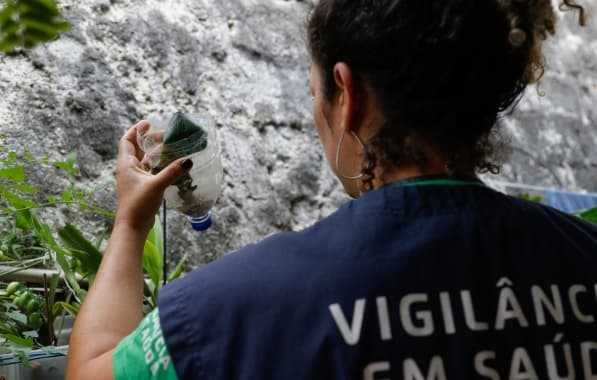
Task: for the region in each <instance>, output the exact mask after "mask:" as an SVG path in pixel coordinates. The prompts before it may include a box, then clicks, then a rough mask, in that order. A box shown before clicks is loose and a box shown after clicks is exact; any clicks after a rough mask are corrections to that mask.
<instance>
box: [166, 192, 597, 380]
mask: <svg viewBox="0 0 597 380" xmlns="http://www.w3.org/2000/svg"><path fill="white" fill-rule="evenodd" d="M478 185H479V184H477V183H469V184H466V185H462V186H438V185H437V183H435V184H429V185H425V186H417V187H411V186H409V184H408V183H406V184H405V183H402V184H397V185H389V186H386V187H384V188H382V189H379V190H375V191H371V192H368V193H367V194H365V195H364V196H362V197H361V198H359V199H357V200H355V201H351V202H349V203H347V204H345V205H344V206H343V207H341V208H340V209H339V210H338V211H337V212H335V213H334V214H333V215H331V216H329V217H327V218H325V219H323V220H321V221H320V222H318V223H316V224H315V225H313V226H312V227H310V228H308V229H306V230H304V231H302V232H297V233H282V234H278V235H275V236H273V237H271V238H268V239H266V240H265V241H263V242H261V243H259V244H255V245H251V246H248V247H245V248H243V249H241V250H240V251H238V252H236V253H234V254H230V255H227V256H225V257H222V258H221V259H219V260H217V261H215V262H214V263H212V264H209V265H206V266H204V267H202V268H200V269H198V270H195V271H194V272H192V273H191V274H189V275H187V276H186V277H184V278H183V279H180V280H178V281H176V282H174V283H172V284H170V285H169V286H167V287H166V288H165V289H164V290H163V292H162V294H161V296H160V300H159V310H160V319H161V325H162V328H163V332H164V335H165V339H166V343H167V346H168V349H169V352H170V354H171V357H172V359H173V361H174V365H175V368H176V370H177V373H178V374H179V378H180V379H181V380H183V379H198V380H204V379H205V380H228V379H230V380H232V379H245V380H267V379H284V380H287V379H322V380H323V379H325V380H332V379H364V380H376V379H377V380H382V379H383V380H397V379H409V380H410V379H413V380H419V379H440V380H441V379H458V380H463V379H508V378H513V379H548V378H558V377H560V378H566V377H568V378H591V379H594V378H595V377H590V376H597V227H596V226H595V225H593V224H590V223H587V222H583V221H581V220H580V219H578V218H576V217H573V216H569V215H565V214H563V213H560V212H558V211H555V210H553V209H550V208H547V207H544V206H541V205H537V204H533V203H529V202H526V201H522V200H519V199H516V198H512V197H509V196H506V195H503V194H501V193H498V192H496V191H493V190H491V189H489V188H486V187H482V186H478Z"/></svg>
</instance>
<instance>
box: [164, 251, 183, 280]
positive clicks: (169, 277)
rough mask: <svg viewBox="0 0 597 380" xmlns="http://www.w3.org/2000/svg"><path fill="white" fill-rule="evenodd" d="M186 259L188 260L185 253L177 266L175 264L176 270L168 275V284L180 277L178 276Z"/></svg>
mask: <svg viewBox="0 0 597 380" xmlns="http://www.w3.org/2000/svg"><path fill="white" fill-rule="evenodd" d="M187 259H188V254H186V253H185V254H184V256H183V257H182V259H180V261H179V262H178V264H176V268H174V270H173V271H172V273H170V275H169V276H168V282H172V281H174V280H176V279H178V278H179V277H180V275H181V274H182V271H183V269H184V265H185V264H186V262H187Z"/></svg>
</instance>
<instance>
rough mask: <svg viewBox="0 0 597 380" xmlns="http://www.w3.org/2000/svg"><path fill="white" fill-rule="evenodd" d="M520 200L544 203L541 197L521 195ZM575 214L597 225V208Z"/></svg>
mask: <svg viewBox="0 0 597 380" xmlns="http://www.w3.org/2000/svg"><path fill="white" fill-rule="evenodd" d="M519 198H521V199H524V200H527V201H530V202H535V203H542V202H543V197H542V196H540V195H530V194H521V195H519ZM573 214H574V215H576V216H578V217H580V218H581V219H584V220H587V221H589V222H592V223H597V207H594V208H590V209H588V210H582V211H578V212H575V213H573Z"/></svg>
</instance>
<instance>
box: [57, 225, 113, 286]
mask: <svg viewBox="0 0 597 380" xmlns="http://www.w3.org/2000/svg"><path fill="white" fill-rule="evenodd" d="M58 237H59V238H60V240H61V241H62V242H63V243H64V244H65V245H66V247H67V248H68V249H69V250H70V251H71V253H72V255H73V256H74V257H76V258H77V259H79V260H80V261H81V265H82V268H83V271H84V272H85V273H84V274H85V275H91V276H92V277H95V274H96V273H97V270H98V269H99V266H100V264H101V262H102V258H103V255H102V253H101V252H100V251H99V250H98V249H97V248H96V247H95V245H94V244H93V243H92V242H90V241H89V240H87V239H86V238H85V237H84V236H83V234H82V233H81V231H79V230H78V229H77V228H76V227H75V226H73V225H71V224H67V225H66V226H64V227H63V228H60V229H59V230H58Z"/></svg>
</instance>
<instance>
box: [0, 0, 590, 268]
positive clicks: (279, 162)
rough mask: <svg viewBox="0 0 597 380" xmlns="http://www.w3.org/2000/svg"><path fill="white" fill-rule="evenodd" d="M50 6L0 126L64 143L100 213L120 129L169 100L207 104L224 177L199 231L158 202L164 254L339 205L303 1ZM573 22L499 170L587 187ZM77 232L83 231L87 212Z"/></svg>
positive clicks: (213, 251) (47, 148)
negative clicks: (56, 17) (312, 92)
mask: <svg viewBox="0 0 597 380" xmlns="http://www.w3.org/2000/svg"><path fill="white" fill-rule="evenodd" d="M585 2H586V3H588V1H585ZM59 4H60V7H61V8H62V10H63V12H64V15H65V17H66V18H67V19H68V20H69V21H70V22H71V24H72V29H71V30H70V31H69V32H67V33H65V34H64V35H63V36H62V37H61V38H60V39H59V40H57V41H55V42H52V43H50V44H46V45H44V46H39V47H37V48H35V49H34V50H33V51H30V52H27V53H26V54H21V55H16V56H2V57H0V91H1V92H2V94H3V96H2V97H0V134H2V135H5V136H6V137H7V139H8V142H9V143H10V144H11V145H13V146H15V147H16V148H17V149H28V150H30V151H32V152H34V153H37V154H43V155H50V156H51V157H55V158H58V157H60V156H61V155H64V154H66V153H68V152H70V151H73V150H76V151H78V165H79V167H80V169H81V173H82V179H81V181H82V182H83V183H84V184H87V185H90V186H91V185H94V186H95V185H97V184H105V190H104V191H103V192H100V193H99V194H98V197H99V202H100V203H101V204H103V205H104V206H105V207H107V208H111V209H113V208H114V207H115V204H114V198H113V179H112V171H113V164H114V157H115V154H116V150H117V141H118V139H119V137H120V136H121V135H122V133H123V132H124V131H125V130H126V129H127V128H128V126H130V125H131V124H132V123H134V122H135V121H137V120H139V119H142V118H152V117H162V118H167V117H168V116H169V115H170V114H171V113H173V112H174V111H175V110H179V109H180V110H184V111H187V112H194V111H197V110H201V111H202V112H207V113H209V114H211V115H212V116H213V117H214V118H215V120H216V121H217V126H218V133H219V138H220V141H221V147H222V151H223V158H224V166H225V182H226V186H225V188H224V191H223V194H222V197H221V199H220V201H219V202H218V205H217V206H216V209H215V218H216V225H215V227H214V228H212V229H211V230H210V231H209V232H206V233H203V234H197V233H194V232H191V231H190V230H189V228H188V227H187V226H186V224H185V222H184V219H183V218H182V217H181V216H180V215H178V214H176V213H175V212H170V213H169V252H170V254H171V255H172V256H175V257H180V256H181V255H182V254H183V253H185V252H188V253H190V255H191V264H192V265H193V266H195V265H200V264H201V263H205V262H208V261H210V260H212V259H213V258H215V257H217V256H220V255H222V254H224V253H226V252H229V251H231V250H234V249H236V248H239V247H241V246H243V245H246V244H249V243H252V242H255V241H258V240H260V239H262V238H263V237H265V236H267V235H269V234H271V233H275V232H277V231H281V230H298V229H301V228H302V227H305V226H307V225H309V224H311V223H312V222H314V221H315V220H317V219H319V218H321V217H323V216H325V215H327V214H329V213H330V212H332V211H333V210H334V209H335V208H336V207H337V206H338V205H339V204H341V203H342V202H344V201H346V200H347V197H346V196H345V195H344V194H343V192H342V191H341V190H340V188H339V186H338V183H337V181H336V179H335V178H334V177H333V176H332V174H331V172H330V170H329V169H328V167H327V163H325V162H324V159H323V155H322V152H321V147H320V145H319V141H318V139H317V135H316V132H315V130H314V127H313V122H312V117H311V102H310V99H309V95H308V71H309V57H308V53H307V49H306V44H305V39H304V32H303V26H304V24H305V22H306V17H307V11H308V8H309V4H310V2H305V1H299V0H296V1H289V0H226V1H219V0H160V1H158V0H149V1H141V0H130V1H122V0H111V1H109V0H95V1H94V0H81V1H79V0H77V1H68V0H63V1H60V2H59ZM591 7H592V10H593V12H594V11H596V10H597V6H595V5H591ZM575 18H576V15H575V14H566V15H565V16H564V20H562V22H561V28H560V33H559V35H558V37H557V38H556V39H553V40H552V41H551V42H550V43H549V44H548V46H547V49H546V55H547V57H548V62H549V69H548V71H547V72H546V75H545V78H544V80H543V83H542V86H541V90H542V91H543V92H545V93H546V96H545V97H542V98H539V97H538V96H537V95H536V93H537V91H536V90H533V89H531V90H529V94H528V95H527V96H526V98H525V100H523V102H522V103H521V105H520V107H519V110H518V111H517V112H516V113H515V114H514V115H510V116H508V117H506V118H505V119H504V120H503V121H502V124H503V131H504V132H505V134H506V135H507V136H510V138H511V140H512V145H513V153H512V155H511V159H510V160H509V161H508V163H507V164H506V165H505V167H504V171H503V174H502V177H500V178H502V179H506V180H512V181H520V182H525V183H529V184H535V185H551V186H558V187H567V188H584V189H587V190H596V191H597V149H595V147H596V146H597V107H596V105H597V38H596V37H597V24H596V23H595V22H593V23H592V24H591V25H590V26H589V27H587V28H584V29H580V28H579V27H577V26H574V22H575V20H576V19H575ZM35 177H36V178H35V180H37V181H39V183H43V184H45V185H46V186H48V187H49V188H50V189H51V188H52V186H54V185H55V184H57V183H59V182H60V181H61V179H60V178H56V177H55V175H54V173H50V172H48V173H37V174H36V175H35ZM90 222H92V221H90ZM96 227H97V226H96ZM88 231H89V233H91V234H93V233H94V232H95V230H94V227H93V223H90V226H89V228H88Z"/></svg>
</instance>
